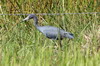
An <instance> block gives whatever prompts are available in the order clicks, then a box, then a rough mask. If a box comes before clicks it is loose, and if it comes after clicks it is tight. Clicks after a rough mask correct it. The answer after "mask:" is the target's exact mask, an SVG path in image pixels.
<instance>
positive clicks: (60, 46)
mask: <svg viewBox="0 0 100 66" xmlns="http://www.w3.org/2000/svg"><path fill="white" fill-rule="evenodd" d="M59 45H60V47H62V44H61V39H59Z"/></svg>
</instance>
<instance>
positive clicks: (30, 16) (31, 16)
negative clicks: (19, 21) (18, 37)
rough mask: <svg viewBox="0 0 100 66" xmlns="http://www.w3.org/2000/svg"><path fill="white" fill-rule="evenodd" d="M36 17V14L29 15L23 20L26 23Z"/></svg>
mask: <svg viewBox="0 0 100 66" xmlns="http://www.w3.org/2000/svg"><path fill="white" fill-rule="evenodd" d="M35 17H36V15H35V14H29V15H28V16H27V17H26V18H25V19H23V21H26V20H29V19H32V18H35Z"/></svg>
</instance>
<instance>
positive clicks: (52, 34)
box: [23, 14, 74, 46]
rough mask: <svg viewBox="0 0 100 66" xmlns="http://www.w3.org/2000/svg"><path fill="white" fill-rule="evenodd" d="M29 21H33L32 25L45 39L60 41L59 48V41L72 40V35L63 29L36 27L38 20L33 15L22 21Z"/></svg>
mask: <svg viewBox="0 0 100 66" xmlns="http://www.w3.org/2000/svg"><path fill="white" fill-rule="evenodd" d="M29 19H33V20H34V21H33V24H34V26H35V27H36V28H37V30H39V31H40V32H41V33H42V34H43V35H45V36H46V37H47V38H49V39H52V40H60V46H62V45H61V40H62V39H63V38H69V39H73V38H74V35H73V34H72V33H70V32H66V31H65V30H63V29H60V28H57V27H54V26H40V25H38V18H37V16H36V15H35V14H29V15H28V16H27V17H26V18H25V19H23V21H27V20H29Z"/></svg>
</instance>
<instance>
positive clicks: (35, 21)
mask: <svg viewBox="0 0 100 66" xmlns="http://www.w3.org/2000/svg"><path fill="white" fill-rule="evenodd" d="M33 20H34V22H33V23H34V26H35V27H38V19H37V17H34V18H33Z"/></svg>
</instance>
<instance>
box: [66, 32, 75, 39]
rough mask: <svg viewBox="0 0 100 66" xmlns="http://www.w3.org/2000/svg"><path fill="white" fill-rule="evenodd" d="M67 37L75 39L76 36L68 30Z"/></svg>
mask: <svg viewBox="0 0 100 66" xmlns="http://www.w3.org/2000/svg"><path fill="white" fill-rule="evenodd" d="M65 37H67V38H69V39H73V38H74V35H73V34H72V33H70V32H66V33H65Z"/></svg>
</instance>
